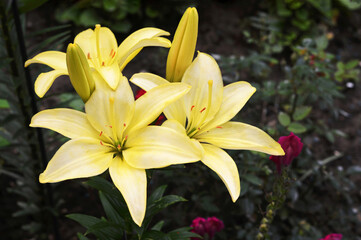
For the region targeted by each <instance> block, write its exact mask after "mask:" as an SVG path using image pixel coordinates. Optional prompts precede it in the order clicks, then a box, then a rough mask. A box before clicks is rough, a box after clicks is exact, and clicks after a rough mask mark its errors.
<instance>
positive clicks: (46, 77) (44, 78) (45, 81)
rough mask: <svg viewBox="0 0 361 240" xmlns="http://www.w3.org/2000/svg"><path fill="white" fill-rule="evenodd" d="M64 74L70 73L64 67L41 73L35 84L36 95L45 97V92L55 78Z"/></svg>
mask: <svg viewBox="0 0 361 240" xmlns="http://www.w3.org/2000/svg"><path fill="white" fill-rule="evenodd" d="M62 75H68V72H67V71H66V70H63V69H58V70H52V71H50V72H46V73H40V74H39V76H38V77H37V78H36V80H35V84H34V89H35V93H36V95H38V96H39V97H40V98H42V97H44V95H45V93H47V91H48V90H49V88H50V87H51V85H53V83H54V81H55V79H57V78H58V77H60V76H62Z"/></svg>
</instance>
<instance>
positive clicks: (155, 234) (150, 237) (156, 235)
mask: <svg viewBox="0 0 361 240" xmlns="http://www.w3.org/2000/svg"><path fill="white" fill-rule="evenodd" d="M142 239H145V240H155V239H157V240H158V239H159V240H166V239H168V238H167V235H166V234H165V233H163V232H160V231H157V230H150V231H147V232H145V233H144V234H143V237H142Z"/></svg>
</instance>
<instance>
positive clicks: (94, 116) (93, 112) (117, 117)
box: [85, 72, 134, 140]
mask: <svg viewBox="0 0 361 240" xmlns="http://www.w3.org/2000/svg"><path fill="white" fill-rule="evenodd" d="M94 76H95V77H96V89H95V91H94V93H93V94H92V96H91V97H90V98H89V100H88V101H87V102H86V104H85V112H86V114H87V118H88V120H89V122H90V123H91V125H92V126H93V127H94V128H95V129H97V130H98V131H99V132H104V133H105V134H106V135H107V136H109V137H112V138H113V140H116V139H117V137H118V138H119V139H121V138H122V135H123V132H124V129H126V128H127V126H128V125H129V124H130V121H131V119H132V116H133V112H134V95H133V92H132V90H131V88H130V86H129V82H128V80H127V78H126V77H121V78H120V80H119V84H118V87H117V88H116V89H115V90H112V89H111V88H110V87H109V86H108V85H107V84H106V83H105V82H104V81H103V79H102V78H101V76H99V74H98V73H96V72H94Z"/></svg>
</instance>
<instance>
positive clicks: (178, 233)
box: [167, 227, 202, 240]
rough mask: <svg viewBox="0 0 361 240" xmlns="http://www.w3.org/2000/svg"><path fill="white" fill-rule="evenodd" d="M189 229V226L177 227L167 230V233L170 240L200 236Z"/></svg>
mask: <svg viewBox="0 0 361 240" xmlns="http://www.w3.org/2000/svg"><path fill="white" fill-rule="evenodd" d="M191 229H192V228H191V227H183V228H178V229H175V230H173V231H171V232H169V233H168V234H167V235H168V237H169V238H170V239H172V240H185V239H190V238H191V237H194V238H202V237H201V236H200V235H198V234H196V233H193V232H191V231H190V230H191Z"/></svg>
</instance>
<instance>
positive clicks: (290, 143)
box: [269, 132, 303, 173]
mask: <svg viewBox="0 0 361 240" xmlns="http://www.w3.org/2000/svg"><path fill="white" fill-rule="evenodd" d="M278 143H279V144H280V145H281V147H282V149H283V151H284V152H285V155H284V156H270V158H269V159H270V160H272V161H273V162H274V163H275V164H276V166H277V172H278V173H280V172H281V169H282V166H288V165H290V164H291V163H292V160H293V159H294V158H295V157H297V156H298V155H299V154H300V153H301V150H302V147H303V143H302V142H301V139H300V138H299V137H297V136H296V135H294V134H293V133H292V132H291V134H290V135H289V136H282V137H280V138H279V139H278Z"/></svg>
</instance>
